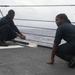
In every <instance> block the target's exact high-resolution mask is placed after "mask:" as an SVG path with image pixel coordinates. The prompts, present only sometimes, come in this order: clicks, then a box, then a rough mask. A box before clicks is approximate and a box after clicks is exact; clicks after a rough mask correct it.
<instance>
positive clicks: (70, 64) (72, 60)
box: [68, 57, 75, 68]
mask: <svg viewBox="0 0 75 75" xmlns="http://www.w3.org/2000/svg"><path fill="white" fill-rule="evenodd" d="M68 67H70V68H74V67H75V57H73V58H72V59H71V61H70V62H69V63H68Z"/></svg>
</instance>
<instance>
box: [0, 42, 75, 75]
mask: <svg viewBox="0 0 75 75" xmlns="http://www.w3.org/2000/svg"><path fill="white" fill-rule="evenodd" d="M10 45H11V46H13V45H15V46H16V45H17V46H21V47H17V48H8V49H7V48H5V49H0V75H75V69H70V68H68V67H67V62H66V61H64V60H61V59H60V58H58V57H56V58H55V59H56V61H55V64H54V65H48V64H46V62H47V61H48V59H49V57H50V53H51V49H49V48H43V47H29V46H28V45H26V44H20V43H17V44H12V43H11V44H10Z"/></svg>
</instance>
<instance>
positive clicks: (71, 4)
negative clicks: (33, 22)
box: [0, 4, 75, 7]
mask: <svg viewBox="0 0 75 75" xmlns="http://www.w3.org/2000/svg"><path fill="white" fill-rule="evenodd" d="M56 6H57V7H58V6H75V4H68V5H65V4H64V5H52V4H51V5H50V4H49V5H46V4H44V5H43V4H42V5H0V7H56Z"/></svg>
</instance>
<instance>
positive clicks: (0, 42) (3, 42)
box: [0, 40, 8, 46]
mask: <svg viewBox="0 0 75 75" xmlns="http://www.w3.org/2000/svg"><path fill="white" fill-rule="evenodd" d="M0 46H8V45H7V44H6V43H5V41H3V40H0Z"/></svg>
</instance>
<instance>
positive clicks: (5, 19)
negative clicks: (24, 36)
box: [0, 16, 21, 34]
mask: <svg viewBox="0 0 75 75" xmlns="http://www.w3.org/2000/svg"><path fill="white" fill-rule="evenodd" d="M3 25H10V26H11V27H12V28H13V30H14V31H15V32H16V33H18V34H21V33H20V31H19V29H18V28H17V27H16V25H15V24H14V22H13V20H10V19H9V18H8V17H7V16H5V17H3V18H1V20H0V27H2V26H3Z"/></svg>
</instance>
